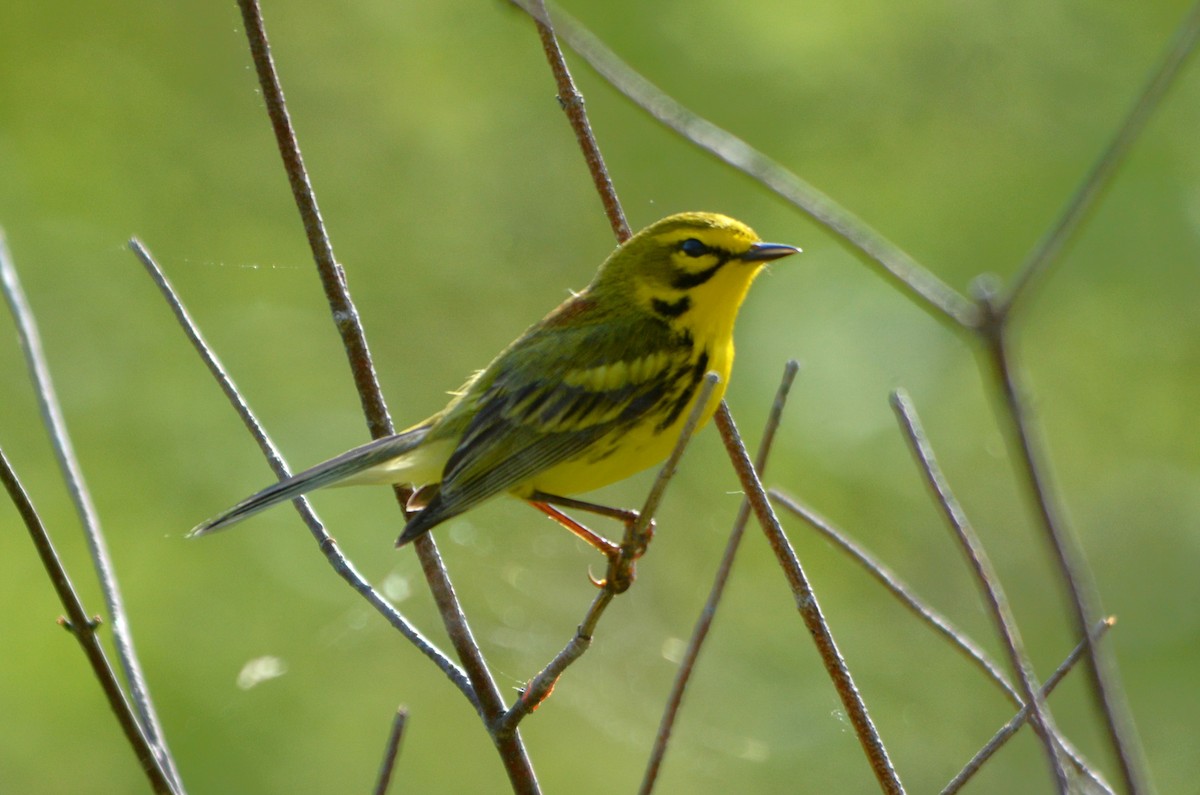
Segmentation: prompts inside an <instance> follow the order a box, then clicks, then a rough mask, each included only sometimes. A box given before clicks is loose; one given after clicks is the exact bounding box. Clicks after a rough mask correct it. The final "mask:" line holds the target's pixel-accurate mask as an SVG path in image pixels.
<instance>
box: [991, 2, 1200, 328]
mask: <svg viewBox="0 0 1200 795" xmlns="http://www.w3.org/2000/svg"><path fill="white" fill-rule="evenodd" d="M1198 38H1200V3H1196V4H1195V5H1193V6H1192V9H1191V11H1190V12H1189V13H1188V15H1187V17H1186V18H1185V19H1184V20H1183V22H1181V23H1180V25H1179V27H1178V29H1177V30H1176V31H1175V37H1174V38H1173V39H1172V41H1171V44H1170V46H1169V47H1168V48H1167V52H1166V54H1165V55H1164V56H1163V58H1162V61H1161V62H1160V63H1159V65H1158V68H1156V69H1155V70H1154V73H1153V74H1152V76H1151V77H1150V79H1149V80H1148V81H1147V82H1146V85H1145V86H1143V88H1142V90H1141V92H1139V94H1138V97H1137V100H1136V101H1135V102H1134V105H1133V107H1132V108H1131V109H1130V111H1129V113H1128V114H1127V115H1126V116H1125V119H1124V120H1123V121H1122V122H1121V126H1120V127H1119V128H1118V129H1117V132H1116V134H1115V135H1114V136H1113V138H1112V140H1111V141H1109V143H1108V146H1106V147H1105V149H1104V151H1103V152H1102V153H1101V154H1100V156H1099V157H1098V158H1097V159H1096V161H1095V163H1093V164H1092V167H1091V169H1090V170H1089V171H1088V173H1087V175H1086V176H1085V177H1084V178H1083V181H1082V182H1081V183H1080V184H1079V187H1078V188H1076V189H1075V193H1074V195H1072V196H1071V198H1070V200H1069V201H1068V202H1067V206H1066V207H1064V208H1063V211H1062V214H1061V215H1059V217H1058V220H1056V221H1055V222H1054V225H1053V226H1051V227H1050V230H1049V231H1048V232H1047V233H1046V234H1045V236H1043V237H1042V239H1041V240H1039V241H1038V243H1037V245H1036V246H1034V248H1033V251H1032V252H1030V254H1029V256H1028V257H1027V258H1026V260H1025V263H1024V264H1023V265H1022V266H1021V269H1020V271H1019V272H1018V273H1017V278H1016V279H1015V281H1014V282H1013V284H1012V286H1011V287H1010V288H1009V291H1008V293H1007V295H1006V296H1005V297H1004V299H1003V300H1001V301H998V302H997V305H996V307H995V312H996V314H997V315H998V316H999V317H1000V318H1001V319H1002V320H1003V319H1005V318H1006V317H1007V316H1008V315H1009V314H1010V313H1011V312H1012V310H1013V308H1014V307H1015V306H1016V304H1017V302H1018V301H1020V299H1021V297H1022V296H1024V295H1026V294H1027V293H1028V292H1029V286H1030V284H1031V283H1032V282H1033V281H1034V280H1035V279H1036V278H1037V277H1038V276H1040V275H1041V274H1042V272H1043V271H1044V270H1045V269H1046V267H1047V266H1048V265H1049V264H1050V263H1051V262H1052V261H1053V260H1054V259H1055V258H1056V257H1057V256H1058V255H1059V254H1061V253H1062V250H1063V248H1064V247H1066V245H1067V244H1068V243H1070V242H1071V239H1072V237H1073V236H1074V234H1075V232H1076V230H1078V229H1079V226H1080V224H1082V223H1083V222H1084V220H1085V219H1086V218H1087V215H1088V213H1089V211H1091V209H1092V208H1093V207H1095V205H1096V202H1097V201H1098V200H1099V199H1100V197H1101V196H1102V195H1103V193H1104V191H1105V189H1106V188H1107V187H1108V186H1109V185H1110V184H1111V183H1112V180H1113V177H1114V176H1115V175H1116V173H1117V169H1118V168H1120V166H1121V164H1122V163H1124V162H1125V158H1126V157H1127V156H1128V154H1129V150H1130V149H1131V148H1132V147H1133V144H1134V143H1135V142H1136V141H1137V139H1138V138H1139V137H1141V134H1142V130H1143V129H1145V127H1146V122H1147V121H1149V120H1150V117H1151V116H1152V115H1153V114H1154V112H1155V111H1156V110H1158V106H1159V103H1161V102H1162V99H1163V97H1164V96H1166V93H1167V91H1168V89H1170V88H1171V86H1172V85H1173V84H1174V83H1175V79H1176V78H1177V77H1178V76H1179V73H1180V72H1181V71H1182V69H1183V65H1184V63H1186V61H1187V59H1188V56H1190V55H1191V54H1192V52H1193V51H1194V50H1195V48H1196V41H1197V39H1198Z"/></svg>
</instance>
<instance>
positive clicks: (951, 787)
mask: <svg viewBox="0 0 1200 795" xmlns="http://www.w3.org/2000/svg"><path fill="white" fill-rule="evenodd" d="M1113 623H1114V619H1112V618H1106V619H1104V620H1103V621H1100V622H1099V623H1098V624H1097V625H1096V628H1095V629H1094V630H1092V634H1091V636H1090V637H1089V638H1085V639H1084V640H1082V641H1080V642H1079V645H1078V646H1076V647H1075V648H1074V649H1073V650H1072V651H1071V653H1070V654H1069V655H1067V659H1065V660H1063V662H1062V664H1061V665H1060V666H1058V668H1057V669H1056V670H1055V671H1054V673H1052V674H1051V675H1050V678H1049V679H1047V680H1046V684H1044V685H1042V689H1041V693H1040V695H1041V697H1042V699H1043V700H1044V699H1045V698H1046V697H1047V696H1049V695H1050V694H1051V693H1053V692H1054V688H1055V687H1057V686H1058V683H1059V682H1061V681H1062V680H1063V677H1065V676H1066V675H1067V673H1068V672H1069V671H1070V670H1071V669H1072V668H1074V667H1075V663H1077V662H1079V658H1080V657H1082V656H1083V652H1084V649H1085V648H1086V647H1087V646H1088V645H1089V644H1092V643H1096V642H1098V641H1099V640H1100V638H1101V637H1102V636H1103V635H1104V633H1106V632H1107V631H1108V630H1109V629H1110V628H1111V627H1112V625H1113ZM1031 713H1032V710H1031V709H1030V706H1029V705H1028V704H1026V705H1024V706H1022V707H1021V710H1020V711H1019V712H1018V713H1017V714H1016V715H1014V716H1013V717H1012V719H1011V720H1010V721H1009V722H1008V723H1006V724H1004V726H1003V727H1001V729H1000V730H999V731H998V732H996V734H995V735H994V736H993V737H992V739H991V740H989V741H988V742H987V744H986V745H984V746H983V748H981V749H979V752H978V753H977V754H975V756H974V757H972V758H971V761H970V762H968V763H967V764H966V766H965V767H964V768H963V769H962V770H961V771H959V773H958V775H956V776H955V777H954V778H953V779H951V780H950V783H949V784H947V785H946V786H945V787H943V788H942V795H953V793H955V792H958V791H959V790H960V789H962V787H963V785H964V784H966V783H967V782H968V781H969V780H970V779H971V777H972V776H974V775H975V774H976V773H977V772H978V771H979V768H980V767H982V766H983V763H984V762H986V761H987V760H988V759H990V758H991V757H992V755H993V754H995V753H996V751H999V750H1000V747H1001V746H1003V745H1004V743H1006V742H1008V738H1010V737H1012V736H1013V735H1014V734H1016V733H1017V729H1019V728H1021V726H1022V725H1023V724H1025V723H1026V722H1028V721H1029V718H1030V715H1031ZM1093 782H1094V783H1097V784H1099V785H1100V786H1102V787H1103V788H1104V790H1105V791H1106V792H1107V791H1110V788H1109V787H1108V785H1107V784H1105V783H1104V782H1102V781H1097V780H1096V779H1094V778H1093Z"/></svg>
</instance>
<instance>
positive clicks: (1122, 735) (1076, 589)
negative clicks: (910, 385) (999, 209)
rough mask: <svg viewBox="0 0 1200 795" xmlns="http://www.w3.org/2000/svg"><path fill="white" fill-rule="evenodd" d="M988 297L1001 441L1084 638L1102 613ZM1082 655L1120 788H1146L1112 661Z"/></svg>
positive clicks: (1133, 792)
mask: <svg viewBox="0 0 1200 795" xmlns="http://www.w3.org/2000/svg"><path fill="white" fill-rule="evenodd" d="M993 298H994V297H993V296H991V295H990V294H988V293H986V292H985V293H983V294H981V295H980V305H981V306H982V307H983V308H984V311H985V314H986V315H987V316H988V317H990V318H992V319H994V320H995V321H996V322H990V323H985V325H984V333H985V342H986V345H987V362H988V364H989V365H990V370H991V372H990V375H991V377H992V378H993V379H995V382H996V383H997V384H998V385H999V387H1000V391H1001V396H1002V401H1003V402H1002V405H1003V407H1004V417H1005V419H1006V420H1007V422H1008V423H1009V424H1010V430H1011V432H1010V433H1007V434H1005V439H1006V441H1007V442H1008V444H1009V446H1010V448H1011V449H1012V450H1013V456H1014V458H1015V459H1016V461H1017V466H1018V467H1019V469H1020V471H1021V475H1022V477H1023V478H1024V480H1025V482H1026V484H1027V485H1028V487H1029V490H1030V493H1031V495H1032V497H1033V500H1034V504H1035V506H1036V511H1037V518H1038V522H1039V524H1040V525H1041V527H1042V531H1043V532H1044V533H1045V534H1046V537H1047V539H1048V540H1049V541H1050V548H1051V550H1052V552H1053V558H1054V562H1055V564H1056V565H1057V566H1058V570H1059V573H1060V576H1061V577H1062V579H1063V582H1064V584H1065V586H1066V588H1067V593H1068V596H1069V597H1070V598H1069V599H1068V601H1069V603H1070V605H1071V618H1072V624H1073V627H1072V628H1073V629H1074V631H1075V633H1076V634H1077V635H1078V636H1079V637H1081V638H1086V637H1087V632H1088V628H1089V627H1091V626H1093V625H1094V624H1095V623H1096V621H1097V620H1098V619H1097V618H1095V617H1096V616H1098V615H1100V614H1101V610H1102V608H1101V606H1100V599H1099V594H1098V592H1097V590H1096V584H1095V581H1094V580H1093V578H1092V575H1091V571H1090V569H1089V568H1088V566H1087V562H1086V560H1085V558H1084V555H1083V550H1082V549H1081V547H1080V545H1079V541H1078V539H1076V538H1075V536H1074V534H1073V533H1072V532H1071V530H1070V528H1069V527H1068V526H1067V524H1066V523H1065V522H1064V521H1063V520H1062V518H1061V517H1060V516H1059V509H1058V506H1057V505H1056V501H1055V499H1054V497H1053V496H1052V489H1051V486H1050V483H1049V478H1048V476H1047V474H1046V472H1045V470H1044V467H1043V464H1042V460H1043V454H1042V452H1041V448H1040V447H1038V440H1037V438H1036V431H1035V429H1034V426H1033V421H1032V419H1031V418H1030V415H1029V409H1028V407H1027V405H1026V403H1025V400H1024V398H1023V397H1022V395H1023V389H1022V387H1021V386H1020V384H1019V382H1018V375H1017V373H1016V371H1015V368H1014V366H1013V362H1012V359H1011V355H1010V351H1009V348H1008V341H1007V333H1006V331H1005V329H1004V327H1003V324H1002V323H1000V322H999V320H1000V318H999V317H997V316H996V315H995V313H994V312H992V311H991V307H992V306H994V303H993ZM1087 653H1088V665H1087V672H1088V679H1089V682H1090V684H1091V688H1090V690H1091V693H1092V697H1093V699H1094V700H1095V701H1096V705H1097V707H1098V708H1099V710H1100V712H1101V714H1102V715H1103V716H1104V728H1105V732H1106V734H1107V736H1108V741H1109V744H1110V745H1111V747H1112V750H1113V753H1114V754H1115V755H1116V757H1117V761H1118V764H1119V766H1120V769H1121V776H1122V778H1123V779H1124V785H1125V789H1126V791H1127V792H1129V793H1130V795H1138V793H1143V792H1147V791H1148V790H1147V786H1146V784H1145V781H1146V774H1145V755H1144V753H1143V752H1142V750H1141V746H1140V743H1139V742H1138V739H1137V732H1136V729H1135V727H1134V724H1133V718H1132V717H1131V716H1130V714H1129V709H1128V706H1127V705H1126V704H1125V702H1124V698H1123V697H1122V695H1121V686H1120V677H1119V674H1118V673H1117V670H1116V660H1115V659H1113V656H1112V654H1111V653H1110V652H1109V650H1108V648H1107V647H1106V646H1105V645H1104V644H1100V643H1093V644H1088V647H1087Z"/></svg>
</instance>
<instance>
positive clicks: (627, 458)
mask: <svg viewBox="0 0 1200 795" xmlns="http://www.w3.org/2000/svg"><path fill="white" fill-rule="evenodd" d="M799 250H800V249H798V248H795V247H794V246H786V245H780V244H777V243H764V242H762V241H761V240H760V239H759V237H758V235H756V234H755V233H754V231H753V230H752V229H750V227H748V226H746V225H745V224H743V223H741V222H739V221H735V220H734V219H732V218H729V217H726V216H724V215H717V214H715V213H698V212H693V213H680V214H678V215H672V216H669V217H667V218H664V219H662V220H661V221H658V222H657V223H655V224H653V225H651V226H649V227H647V228H645V229H643V230H642V231H640V232H638V233H637V234H636V235H634V236H633V237H631V238H630V239H629V240H627V241H626V242H625V243H623V244H622V245H621V246H619V247H618V248H617V249H616V251H614V252H613V253H612V254H611V255H610V256H609V258H608V259H607V260H605V262H604V264H603V265H601V266H600V270H599V271H598V272H597V273H596V277H595V278H594V279H593V280H592V283H591V284H589V285H588V286H587V288H585V289H584V290H583V291H582V292H580V293H578V294H576V295H573V296H572V297H571V298H569V299H567V300H566V301H564V302H563V303H562V304H561V305H559V306H558V307H557V308H556V309H555V310H554V311H553V312H551V313H550V314H548V315H547V316H546V317H544V318H543V319H542V320H540V321H538V322H537V323H535V324H534V325H532V326H530V327H529V329H527V330H526V331H525V333H524V334H522V335H521V336H520V337H518V338H517V339H516V340H515V341H514V342H512V343H511V344H510V345H509V346H508V347H507V348H505V349H504V350H503V351H501V352H500V354H499V355H498V356H497V357H496V358H495V359H494V360H492V363H491V364H489V365H488V366H487V367H486V368H485V369H483V370H481V371H480V372H478V373H476V374H475V375H474V376H473V377H472V378H471V379H470V380H469V381H467V383H466V384H465V385H464V386H463V387H462V389H460V390H459V391H458V392H456V393H455V395H454V397H453V399H451V401H450V403H449V404H448V405H447V406H446V407H445V408H444V409H442V410H441V411H439V412H438V413H437V414H435V415H433V416H432V417H430V418H429V419H427V420H425V421H424V422H420V423H418V424H416V425H414V426H412V427H411V428H409V429H407V430H405V431H402V432H400V433H398V434H396V435H394V436H389V437H386V438H383V439H377V440H375V441H373V442H368V443H367V444H364V445H362V446H361V447H356V448H354V449H353V450H350V451H348V452H345V453H342V454H341V455H339V456H337V457H336V458H332V459H330V460H328V461H326V462H324V463H322V464H317V465H316V466H314V467H312V468H311V469H308V470H305V471H303V472H300V473H299V474H296V475H293V476H292V477H290V478H287V479H285V480H282V481H280V482H279V483H276V484H274V485H272V486H269V487H267V488H265V489H263V490H262V491H260V492H259V493H257V494H255V495H253V496H252V497H248V498H247V499H245V500H243V501H241V502H239V503H238V504H237V505H235V506H233V507H232V508H230V509H229V510H228V511H225V512H224V513H222V514H220V515H218V516H215V517H213V518H212V519H209V520H208V521H206V522H204V523H203V524H201V525H199V526H198V527H196V528H195V529H194V530H192V531H191V533H190V534H189V535H190V536H199V535H204V534H206V533H211V532H213V531H215V530H220V529H222V528H225V527H228V526H229V525H231V524H233V523H234V522H238V521H240V520H242V519H245V518H246V517H247V516H250V515H251V514H255V513H258V512H259V511H261V510H263V509H264V508H267V507H269V506H271V505H274V504H276V503H278V502H282V501H284V500H289V499H292V498H294V497H298V496H299V495H301V494H304V493H306V492H309V491H312V490H314V489H318V488H321V487H322V486H329V485H332V484H335V483H336V484H358V483H381V484H397V483H398V484H408V485H410V486H413V487H419V491H417V492H416V495H415V499H414V500H413V502H412V505H411V506H410V507H414V508H417V507H419V508H420V510H419V511H418V512H417V513H416V514H415V515H413V516H412V518H411V519H410V520H409V522H408V524H407V525H406V526H405V528H404V532H403V533H402V534H401V535H400V538H399V539H398V540H397V542H396V544H397V546H399V545H402V544H405V543H407V542H409V541H412V540H413V539H414V538H416V537H417V536H419V535H421V534H422V533H425V532H426V531H428V530H429V529H430V528H432V527H434V526H436V525H438V524H440V523H442V522H444V521H446V520H447V519H449V518H451V517H453V516H457V515H458V514H460V513H462V512H463V511H466V510H469V509H471V508H473V507H475V506H476V505H478V504H479V503H481V502H483V501H484V500H486V499H488V498H489V497H492V496H493V495H496V494H500V493H503V492H507V493H509V494H512V495H514V496H516V497H519V498H521V499H524V500H528V501H530V502H533V503H534V504H535V505H538V507H542V508H543V510H546V508H545V506H547V505H553V504H558V505H569V506H571V507H576V508H585V509H586V508H591V509H597V508H600V506H592V505H590V504H589V503H584V502H581V501H578V500H570V499H566V495H570V494H577V493H579V492H585V491H590V490H592V489H596V488H599V487H601V486H604V485H607V484H609V483H613V482H615V481H618V480H621V479H623V478H626V477H628V476H630V475H632V474H634V473H636V472H640V471H641V470H643V469H646V468H647V467H650V466H653V465H654V464H657V463H658V462H660V461H662V460H663V459H665V458H666V457H667V455H668V454H669V453H670V452H671V449H672V447H673V446H674V445H675V442H676V440H677V438H678V436H679V433H680V431H681V429H682V426H683V424H684V422H686V420H687V417H688V414H689V411H690V409H691V407H692V403H693V401H694V399H695V397H696V393H697V389H698V388H699V385H700V382H701V380H702V379H703V378H704V375H705V373H706V372H708V371H710V370H712V371H715V372H716V373H718V374H719V375H720V381H719V382H718V384H717V387H716V389H715V390H714V391H713V393H712V396H711V397H710V398H709V401H708V405H707V406H705V407H704V410H703V412H702V413H701V422H702V424H703V423H704V422H707V421H708V420H709V418H711V417H712V414H713V412H714V411H715V410H716V407H717V404H718V403H719V402H720V400H721V397H722V395H723V394H724V392H725V386H726V384H727V383H728V381H729V371H730V368H731V367H732V366H733V324H734V320H735V319H736V318H737V313H738V309H739V307H741V305H742V301H743V299H744V298H745V297H746V292H747V290H748V289H749V288H750V283H751V282H752V281H753V280H754V277H755V276H757V275H758V273H759V271H760V270H761V269H762V266H763V265H764V264H765V263H766V262H769V261H771V260H775V259H779V258H780V257H786V256H788V255H790V254H795V253H797V252H798V251H799ZM600 511H601V512H602V513H606V514H608V515H616V514H620V513H621V512H617V511H612V510H606V509H600ZM548 512H551V513H553V511H548ZM589 540H591V541H593V543H595V540H594V539H589ZM601 548H603V547H601Z"/></svg>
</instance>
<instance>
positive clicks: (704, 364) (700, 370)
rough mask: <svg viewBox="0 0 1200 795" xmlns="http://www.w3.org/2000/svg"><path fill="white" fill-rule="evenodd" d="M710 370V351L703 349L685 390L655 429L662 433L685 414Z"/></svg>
mask: <svg viewBox="0 0 1200 795" xmlns="http://www.w3.org/2000/svg"><path fill="white" fill-rule="evenodd" d="M707 372H708V351H701V352H700V356H699V358H697V359H696V364H695V365H694V366H693V367H692V374H691V379H690V380H689V381H688V385H687V386H686V387H684V389H683V391H682V392H681V393H679V397H677V398H675V402H674V403H672V404H671V412H670V413H669V414H667V416H666V418H665V419H663V421H662V422H660V423H658V425H657V426H656V427H655V430H656V431H658V432H659V433H662V432H663V431H665V430H666V429H667V428H670V427H671V426H672V425H674V424H675V421H676V420H678V419H679V415H681V414H683V410H684V409H685V408H687V406H688V404H689V403H691V402H692V396H693V395H695V394H696V389H697V387H699V386H700V382H701V381H702V380H704V375H705V373H707Z"/></svg>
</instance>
